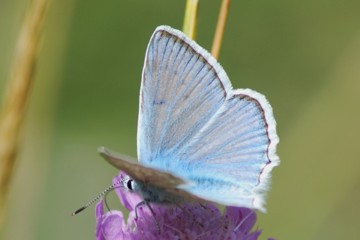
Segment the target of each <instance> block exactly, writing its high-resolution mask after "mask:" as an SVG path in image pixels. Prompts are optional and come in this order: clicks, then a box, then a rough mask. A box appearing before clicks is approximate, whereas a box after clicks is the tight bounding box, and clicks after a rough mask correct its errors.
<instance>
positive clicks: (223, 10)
mask: <svg viewBox="0 0 360 240" xmlns="http://www.w3.org/2000/svg"><path fill="white" fill-rule="evenodd" d="M229 6H230V0H223V1H222V3H221V7H220V13H219V18H218V22H217V25H216V31H215V35H214V42H213V45H212V48H211V55H213V56H214V57H215V58H216V59H219V54H220V48H221V43H222V38H223V36H224V29H225V24H226V19H227V16H228V12H229Z"/></svg>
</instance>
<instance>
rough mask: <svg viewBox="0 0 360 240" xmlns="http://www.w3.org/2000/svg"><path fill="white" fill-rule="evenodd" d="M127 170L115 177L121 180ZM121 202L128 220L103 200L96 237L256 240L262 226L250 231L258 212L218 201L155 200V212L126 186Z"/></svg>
mask: <svg viewBox="0 0 360 240" xmlns="http://www.w3.org/2000/svg"><path fill="white" fill-rule="evenodd" d="M125 177H127V176H126V175H125V173H123V172H120V174H119V175H118V176H117V177H115V178H114V182H119V181H121V179H124V178H125ZM115 191H116V193H117V195H118V197H119V199H120V202H121V203H122V204H123V205H124V206H125V207H126V208H127V209H128V210H129V211H130V213H129V217H128V219H127V221H126V220H125V218H124V216H123V214H122V212H120V211H114V210H111V211H109V212H107V213H104V209H103V200H101V201H100V202H99V203H98V204H97V206H96V219H97V224H96V225H97V226H96V238H97V240H105V239H106V240H121V239H133V240H137V239H147V240H152V239H154V240H155V239H171V240H172V239H214V240H220V239H221V240H223V239H229V240H232V239H234V240H235V239H239V240H256V239H258V237H259V235H260V234H261V231H260V230H255V231H251V230H252V228H253V226H254V224H255V222H256V213H255V212H254V211H253V210H251V209H248V208H240V207H226V209H225V212H224V213H221V211H220V210H219V209H218V208H217V207H216V205H215V204H210V203H209V204H207V205H206V206H202V205H200V204H185V205H182V206H181V207H176V206H162V205H155V204H152V205H151V208H152V209H153V211H154V215H153V214H152V213H151V211H150V210H149V208H148V207H147V206H146V205H143V206H141V207H139V208H138V209H137V211H138V212H137V213H138V218H137V219H135V206H136V205H137V204H138V203H139V202H141V201H142V199H141V198H140V197H139V196H138V195H136V194H134V193H130V192H128V191H127V190H125V189H124V188H116V189H115Z"/></svg>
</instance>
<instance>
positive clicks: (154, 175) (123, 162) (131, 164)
mask: <svg viewBox="0 0 360 240" xmlns="http://www.w3.org/2000/svg"><path fill="white" fill-rule="evenodd" d="M98 152H99V153H100V155H101V156H102V157H104V159H105V160H106V161H108V162H109V163H110V164H111V165H113V166H114V167H116V168H117V169H119V170H123V171H125V172H126V173H127V174H128V175H129V176H130V177H132V178H133V179H136V180H140V181H142V182H144V183H146V184H149V183H151V184H153V185H155V186H158V187H162V188H176V187H177V186H179V185H180V184H184V183H185V181H183V180H182V179H180V178H178V177H175V176H173V175H171V174H170V173H166V172H162V171H157V170H155V169H152V168H148V167H145V166H143V165H141V164H139V163H138V162H136V161H131V160H130V159H128V157H127V156H125V155H121V154H115V153H113V152H110V150H108V149H106V148H105V147H100V148H99V149H98Z"/></svg>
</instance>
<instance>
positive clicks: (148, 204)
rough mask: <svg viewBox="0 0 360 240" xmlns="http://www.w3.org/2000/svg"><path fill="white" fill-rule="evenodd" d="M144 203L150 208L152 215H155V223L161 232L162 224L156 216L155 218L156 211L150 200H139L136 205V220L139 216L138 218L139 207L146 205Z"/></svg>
mask: <svg viewBox="0 0 360 240" xmlns="http://www.w3.org/2000/svg"><path fill="white" fill-rule="evenodd" d="M144 204H145V205H146V206H147V207H148V208H149V209H150V212H151V215H152V216H153V218H154V221H155V224H156V227H157V229H158V230H159V233H160V225H159V223H158V221H157V220H156V218H155V212H154V210H153V209H152V208H151V206H150V203H149V201H146V200H144V201H141V202H139V203H138V204H137V205H136V206H135V221H136V220H137V218H138V213H137V210H138V208H139V207H141V206H142V205H144Z"/></svg>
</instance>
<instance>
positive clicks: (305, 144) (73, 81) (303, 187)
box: [0, 0, 360, 240]
mask: <svg viewBox="0 0 360 240" xmlns="http://www.w3.org/2000/svg"><path fill="white" fill-rule="evenodd" d="M29 2H30V1H28V0H11V1H10V0H0V90H1V91H0V95H1V97H2V95H3V93H4V87H5V82H6V80H7V79H8V76H9V67H10V65H11V62H12V59H13V52H14V46H15V42H16V38H17V36H18V32H19V29H20V25H21V21H22V19H23V16H24V12H25V9H26V8H27V6H28V5H29ZM219 6H220V0H216V1H201V2H200V11H199V24H198V38H197V41H198V42H199V43H200V45H202V46H203V47H204V48H206V49H210V48H211V42H212V38H213V34H214V29H215V23H216V19H217V16H218V9H219ZM184 8H185V1H168V0H152V1H145V0H143V1H139V0H137V1H134V0H108V1H105V2H103V3H101V1H93V0H76V1H71V0H61V1H59V0H53V1H52V5H51V7H50V10H49V15H48V18H47V21H46V24H45V25H46V26H45V33H44V36H43V43H42V50H41V54H40V56H39V63H38V69H37V72H36V81H35V84H34V85H33V89H32V95H31V99H30V101H29V104H28V112H27V113H28V114H27V117H26V121H25V126H24V128H23V130H24V131H23V139H22V144H21V152H20V155H19V161H18V162H17V165H16V172H15V175H14V178H13V181H12V186H11V192H10V198H9V205H8V208H9V210H8V218H7V221H6V226H5V231H4V233H3V236H0V238H2V239H9V240H15V239H16V240H17V239H29V240H33V239H52V240H56V239H94V238H95V237H94V232H95V217H94V210H93V208H91V209H88V210H87V211H85V212H84V213H82V214H80V215H78V216H77V217H71V216H70V213H71V212H72V211H73V210H74V209H75V208H77V207H79V206H81V205H82V204H83V203H85V202H86V201H87V200H89V199H91V198H92V197H93V196H95V195H96V194H97V193H98V192H100V191H102V190H103V189H104V188H105V187H107V186H108V185H110V184H111V180H112V177H113V176H114V175H115V174H116V173H117V171H116V170H115V169H113V168H112V167H111V166H109V165H108V164H107V163H105V162H104V161H103V160H102V159H101V158H100V156H98V154H97V152H96V149H97V147H98V146H102V145H104V146H107V147H110V148H112V149H114V150H116V151H118V152H123V153H126V154H130V155H133V156H135V153H136V127H137V113H138V95H139V86H140V75H141V70H142V64H143V57H144V54H145V49H146V46H147V42H148V40H149V37H150V35H151V33H152V31H153V30H154V29H155V27H156V26H158V25H161V24H166V25H170V26H173V27H175V28H179V29H181V28H182V21H183V15H184ZM359 12H360V1H358V0H345V1H340V0H317V1H312V0H303V1H285V0H273V1H268V0H259V1H240V0H234V1H232V3H231V8H230V15H229V18H228V25H227V27H226V31H225V36H224V42H223V46H222V51H221V54H220V62H221V64H222V65H223V67H224V68H225V70H226V72H227V73H228V75H229V77H230V79H231V81H232V83H233V85H234V87H236V88H240V87H241V88H245V87H248V88H252V89H255V90H257V91H259V92H261V93H263V94H265V95H266V96H267V98H268V100H269V101H270V103H271V104H272V106H273V108H274V113H275V118H276V120H277V123H278V133H279V136H280V145H279V147H278V153H279V155H280V158H281V160H282V162H281V165H280V166H279V167H278V168H276V169H275V170H274V171H273V181H272V189H271V191H270V193H269V195H268V204H267V206H268V212H267V213H266V214H261V213H259V215H258V220H259V221H258V227H259V228H261V229H264V231H263V234H262V239H266V238H267V237H276V238H278V239H299V240H300V239H327V240H328V239H355V238H356V237H358V236H359V235H360V229H359V226H360V225H359V224H360V221H359V216H360V206H359V203H360V174H359V170H360V147H359V142H360V141H359V136H360V135H359V134H360V126H359V123H360V93H359V90H360V81H359V80H360V14H359ZM118 205H119V204H118V203H116V201H113V203H112V206H113V207H114V208H115V207H120V206H118Z"/></svg>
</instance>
